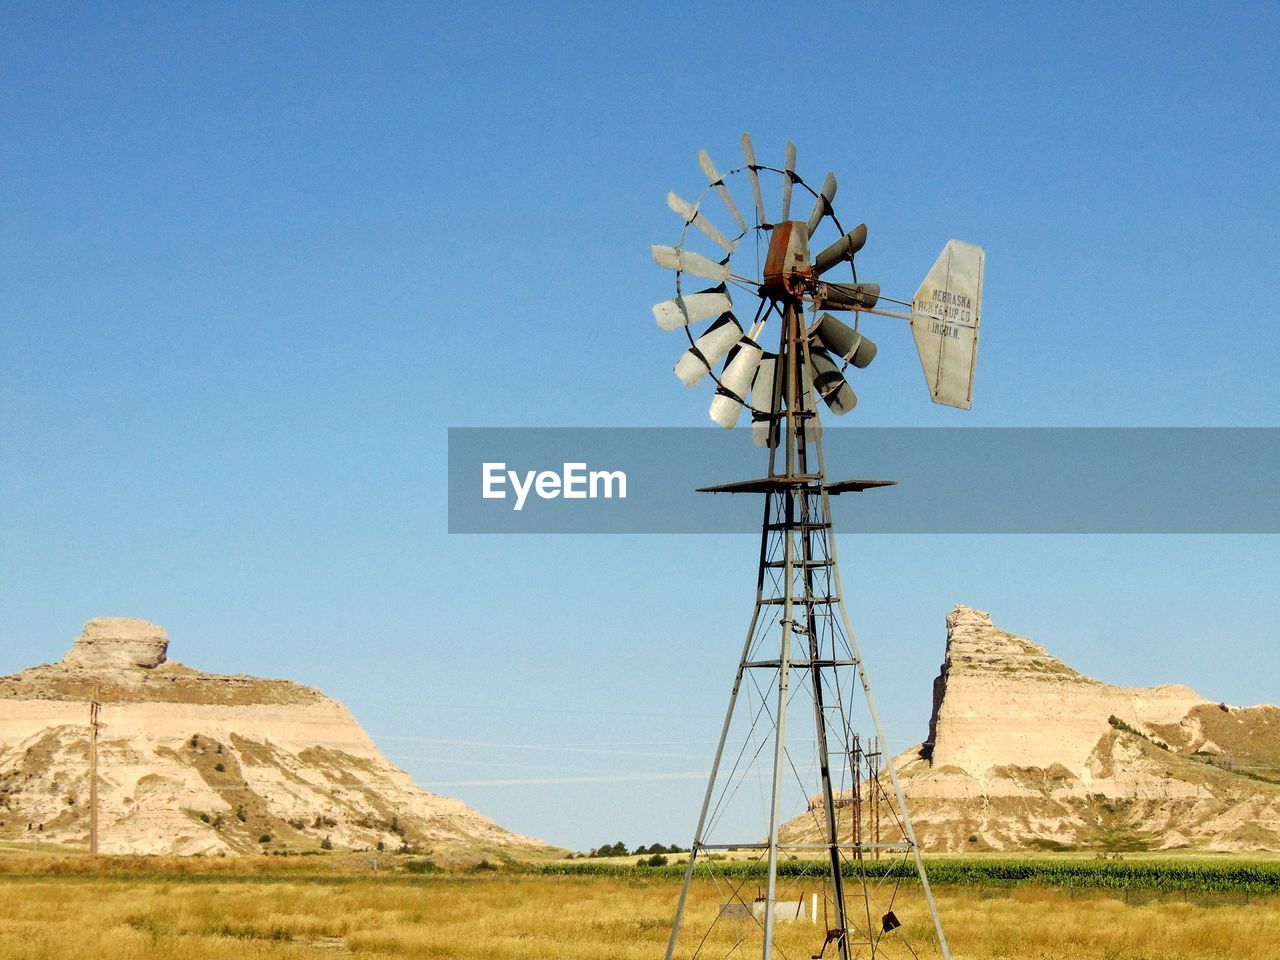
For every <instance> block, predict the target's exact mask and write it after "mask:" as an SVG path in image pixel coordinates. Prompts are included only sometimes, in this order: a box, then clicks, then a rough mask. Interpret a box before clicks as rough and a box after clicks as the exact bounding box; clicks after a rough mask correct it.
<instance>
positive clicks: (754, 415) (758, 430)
mask: <svg viewBox="0 0 1280 960" xmlns="http://www.w3.org/2000/svg"><path fill="white" fill-rule="evenodd" d="M777 363H778V355H777V354H776V353H766V354H765V355H764V356H763V357H762V358H761V360H760V365H759V366H758V367H757V368H756V378H755V380H754V381H752V383H751V442H752V443H754V444H755V445H756V446H757V447H767V446H771V445H772V444H771V443H770V442H769V441H770V435H772V436H773V437H774V438H775V439H774V443H776V442H777V440H776V437H777V432H776V427H775V422H776V421H775V418H774V416H773V413H774V409H773V377H774V370H775V368H776V367H777Z"/></svg>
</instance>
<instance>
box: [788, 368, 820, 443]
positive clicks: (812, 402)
mask: <svg viewBox="0 0 1280 960" xmlns="http://www.w3.org/2000/svg"><path fill="white" fill-rule="evenodd" d="M796 365H797V366H798V367H799V368H800V406H799V409H800V410H809V411H816V410H817V409H818V402H817V400H816V399H815V398H814V392H813V363H812V362H810V363H805V362H804V357H803V355H801V356H800V357H799V358H797V363H796ZM794 423H795V426H794V428H793V429H794V431H795V433H796V435H797V437H798V436H799V433H800V430H801V429H802V428H803V429H804V434H805V439H806V440H819V439H821V437H822V418H821V417H816V416H815V417H797V418H796V419H795V421H794Z"/></svg>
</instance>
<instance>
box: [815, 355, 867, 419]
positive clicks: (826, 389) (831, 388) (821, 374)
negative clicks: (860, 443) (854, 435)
mask: <svg viewBox="0 0 1280 960" xmlns="http://www.w3.org/2000/svg"><path fill="white" fill-rule="evenodd" d="M809 358H810V360H812V362H813V389H814V390H815V391H816V392H817V394H818V396H820V397H821V398H822V399H823V401H824V402H825V403H826V405H827V406H828V407H830V408H831V412H832V413H834V414H835V415H836V416H837V417H843V416H844V415H845V414H846V413H848V412H849V411H850V410H852V409H853V408H854V407H856V406H857V405H858V397H857V395H856V394H855V393H854V392H853V388H852V387H850V386H849V384H848V383H847V382H846V381H845V379H844V375H843V374H841V373H840V367H839V366H838V365H837V364H836V362H835V361H834V360H832V359H831V355H830V354H829V353H827V351H825V350H823V349H822V348H821V347H810V348H809Z"/></svg>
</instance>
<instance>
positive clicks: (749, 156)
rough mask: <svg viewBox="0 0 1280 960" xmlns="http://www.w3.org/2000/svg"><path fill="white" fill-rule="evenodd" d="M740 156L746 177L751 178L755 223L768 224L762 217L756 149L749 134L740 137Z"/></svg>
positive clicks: (762, 207)
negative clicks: (754, 202) (745, 167)
mask: <svg viewBox="0 0 1280 960" xmlns="http://www.w3.org/2000/svg"><path fill="white" fill-rule="evenodd" d="M742 156H743V159H745V160H746V161H747V175H748V176H749V177H750V178H751V193H752V195H753V196H754V197H755V201H756V223H758V224H760V225H761V226H764V224H766V223H768V221H767V220H766V219H765V216H764V197H762V196H761V195H760V178H759V177H758V176H757V175H756V167H757V166H759V164H757V163H756V148H755V147H754V146H752V145H751V134H749V133H744V134H743V135H742Z"/></svg>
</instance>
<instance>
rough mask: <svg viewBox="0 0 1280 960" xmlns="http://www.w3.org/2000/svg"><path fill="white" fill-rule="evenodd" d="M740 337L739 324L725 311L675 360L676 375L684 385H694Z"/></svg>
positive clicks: (740, 329)
mask: <svg viewBox="0 0 1280 960" xmlns="http://www.w3.org/2000/svg"><path fill="white" fill-rule="evenodd" d="M741 339H742V326H741V324H739V323H738V320H737V318H736V317H735V316H734V315H733V314H732V313H726V314H725V315H724V316H722V317H720V319H718V320H717V321H716V322H715V323H713V324H712V325H711V326H710V327H708V328H707V332H706V333H704V334H703V335H702V336H700V337H699V338H698V339H697V340H695V341H693V346H691V347H690V348H689V349H688V350H686V351H685V352H684V354H683V355H682V356H681V357H680V359H679V360H678V361H676V366H675V373H676V376H677V377H679V378H680V382H681V383H683V384H684V385H685V386H686V387H696V386H697V385H698V384H699V383H701V382H702V378H703V377H705V376H706V375H707V374H708V373H709V372H710V371H711V369H712V368H713V367H714V366H715V365H716V364H717V363H719V362H720V361H721V360H723V359H724V356H725V354H727V353H728V352H729V351H730V349H732V347H733V345H734V344H735V343H737V342H738V341H739V340H741Z"/></svg>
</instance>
